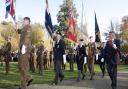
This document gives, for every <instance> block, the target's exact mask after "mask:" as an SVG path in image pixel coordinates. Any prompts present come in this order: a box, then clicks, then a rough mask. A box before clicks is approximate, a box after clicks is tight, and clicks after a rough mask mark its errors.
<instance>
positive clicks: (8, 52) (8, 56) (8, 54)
mask: <svg viewBox="0 0 128 89" xmlns="http://www.w3.org/2000/svg"><path fill="white" fill-rule="evenodd" d="M10 60H11V38H10V37H8V39H7V44H6V46H5V69H6V74H8V73H9V70H10V64H9V61H10Z"/></svg>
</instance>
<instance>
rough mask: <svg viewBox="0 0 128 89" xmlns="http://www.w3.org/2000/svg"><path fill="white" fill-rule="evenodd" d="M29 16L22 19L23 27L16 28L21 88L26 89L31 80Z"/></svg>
mask: <svg viewBox="0 0 128 89" xmlns="http://www.w3.org/2000/svg"><path fill="white" fill-rule="evenodd" d="M30 22H31V21H30V18H29V17H25V18H24V20H23V28H22V29H18V27H17V26H16V30H17V31H18V33H19V34H20V43H19V48H20V50H19V70H20V75H21V88H19V89H27V86H29V85H30V83H31V82H32V81H33V79H32V77H31V75H30V74H29V60H30V52H31V41H32V27H31V26H30Z"/></svg>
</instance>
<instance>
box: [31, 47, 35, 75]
mask: <svg viewBox="0 0 128 89" xmlns="http://www.w3.org/2000/svg"><path fill="white" fill-rule="evenodd" d="M35 50H36V48H35V45H33V46H32V50H31V54H30V62H29V63H30V70H31V71H32V72H33V73H35V71H36V54H35Z"/></svg>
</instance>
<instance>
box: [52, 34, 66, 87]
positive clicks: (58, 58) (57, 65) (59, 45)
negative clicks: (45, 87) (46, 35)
mask: <svg viewBox="0 0 128 89" xmlns="http://www.w3.org/2000/svg"><path fill="white" fill-rule="evenodd" d="M53 53H54V60H53V61H54V70H55V78H54V81H53V83H55V85H57V84H58V79H59V78H60V82H61V81H62V80H63V79H64V74H63V72H62V61H63V55H64V54H65V43H64V41H63V40H62V38H61V33H60V32H57V34H56V40H55V44H54V45H53ZM53 83H52V84H53Z"/></svg>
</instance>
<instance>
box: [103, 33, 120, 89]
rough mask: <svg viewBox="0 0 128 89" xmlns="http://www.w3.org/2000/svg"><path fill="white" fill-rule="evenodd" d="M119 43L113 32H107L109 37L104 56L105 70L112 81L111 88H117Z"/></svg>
mask: <svg viewBox="0 0 128 89" xmlns="http://www.w3.org/2000/svg"><path fill="white" fill-rule="evenodd" d="M119 47H120V44H119V43H118V42H117V41H116V39H115V33H114V32H110V33H109V39H108V41H107V43H106V46H105V49H104V58H105V61H106V64H107V71H108V74H109V76H110V79H111V81H112V84H111V86H112V89H117V62H118V59H119V58H118V54H119Z"/></svg>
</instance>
